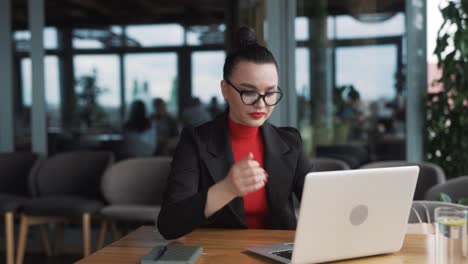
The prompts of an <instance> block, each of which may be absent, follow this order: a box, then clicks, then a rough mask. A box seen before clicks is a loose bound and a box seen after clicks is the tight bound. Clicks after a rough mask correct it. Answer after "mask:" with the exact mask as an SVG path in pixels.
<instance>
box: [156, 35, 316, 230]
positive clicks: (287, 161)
mask: <svg viewBox="0 0 468 264" xmlns="http://www.w3.org/2000/svg"><path fill="white" fill-rule="evenodd" d="M223 78H224V80H222V81H221V90H222V94H223V96H224V98H225V100H226V102H227V104H228V109H227V110H226V112H225V113H224V114H222V115H220V116H218V117H217V118H216V119H215V120H213V121H211V122H208V123H206V124H204V125H201V126H199V127H196V128H192V127H188V128H185V129H184V130H183V131H182V135H181V139H180V142H179V145H178V147H177V150H176V153H175V154H174V159H173V163H172V170H171V175H170V176H169V180H168V185H167V188H166V193H165V198H164V202H163V205H162V208H161V212H160V215H159V218H158V228H159V231H160V232H161V234H162V235H163V236H164V237H165V238H166V239H174V238H177V237H180V236H183V235H185V234H187V233H189V232H191V231H192V230H193V229H195V228H198V227H219V228H271V229H294V228H295V227H296V216H295V212H294V207H293V195H296V196H297V197H298V198H299V199H300V197H301V194H302V187H303V184H304V177H305V175H306V174H307V173H308V172H309V171H310V170H311V169H312V165H311V164H310V161H309V159H308V157H307V155H306V154H305V153H304V152H303V150H302V141H301V137H300V134H299V133H298V131H297V130H296V129H294V128H278V127H275V126H273V125H271V124H269V123H268V122H266V120H267V119H268V117H270V115H271V113H272V111H273V109H274V106H275V105H276V104H277V103H278V102H279V101H280V99H281V97H282V93H281V90H280V88H279V86H278V65H277V63H276V60H275V59H274V57H273V55H272V54H271V52H270V51H269V50H268V49H266V48H265V47H262V46H259V45H258V43H257V41H256V37H255V33H254V32H253V31H252V30H250V29H248V28H245V27H244V28H241V29H240V30H239V31H238V47H237V49H235V50H234V51H233V52H231V54H230V55H229V56H227V57H226V61H225V64H224V69H223Z"/></svg>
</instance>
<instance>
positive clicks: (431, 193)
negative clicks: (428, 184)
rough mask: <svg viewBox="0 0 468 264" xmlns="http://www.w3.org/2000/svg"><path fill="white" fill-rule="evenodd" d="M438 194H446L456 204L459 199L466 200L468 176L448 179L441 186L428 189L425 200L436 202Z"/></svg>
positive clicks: (467, 195) (467, 196)
mask: <svg viewBox="0 0 468 264" xmlns="http://www.w3.org/2000/svg"><path fill="white" fill-rule="evenodd" d="M440 193H446V194H448V195H449V196H450V198H452V201H453V202H457V201H458V200H459V199H460V198H468V176H461V177H457V178H453V179H450V180H448V181H446V182H444V183H442V184H439V185H436V186H434V187H432V188H430V189H429V190H428V191H427V192H426V195H425V196H424V198H425V200H433V201H435V200H438V198H439V194H440Z"/></svg>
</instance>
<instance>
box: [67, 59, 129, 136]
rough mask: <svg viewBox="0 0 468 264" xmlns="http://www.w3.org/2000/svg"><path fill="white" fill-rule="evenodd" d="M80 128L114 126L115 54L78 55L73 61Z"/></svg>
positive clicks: (116, 103)
mask: <svg viewBox="0 0 468 264" xmlns="http://www.w3.org/2000/svg"><path fill="white" fill-rule="evenodd" d="M73 64H74V69H75V96H76V107H77V109H76V113H77V114H76V115H75V117H76V118H77V119H78V120H77V123H78V124H79V127H80V128H86V129H89V128H106V127H110V128H112V127H118V126H119V124H120V116H119V107H120V105H121V102H120V83H119V79H120V74H119V67H118V57H117V56H116V55H78V56H75V57H74V60H73Z"/></svg>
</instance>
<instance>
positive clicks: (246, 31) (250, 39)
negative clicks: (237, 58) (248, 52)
mask: <svg viewBox="0 0 468 264" xmlns="http://www.w3.org/2000/svg"><path fill="white" fill-rule="evenodd" d="M236 36H237V39H236V41H235V45H234V48H235V49H243V48H246V47H249V46H253V45H258V42H257V34H255V31H254V30H253V29H251V28H249V27H246V26H242V27H240V28H239V29H238V30H237V35H236Z"/></svg>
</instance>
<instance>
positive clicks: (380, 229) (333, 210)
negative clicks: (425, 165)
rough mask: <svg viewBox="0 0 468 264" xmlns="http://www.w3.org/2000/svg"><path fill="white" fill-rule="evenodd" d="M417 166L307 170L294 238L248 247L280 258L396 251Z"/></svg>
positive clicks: (323, 259) (307, 260)
mask: <svg viewBox="0 0 468 264" xmlns="http://www.w3.org/2000/svg"><path fill="white" fill-rule="evenodd" d="M418 173H419V167H417V166H407V167H393V168H377V169H360V170H342V171H329V172H311V173H309V174H307V175H306V178H305V184H304V190H303V194H302V202H301V208H300V211H299V219H298V224H297V229H296V235H295V238H294V243H290V242H291V241H289V242H285V243H281V244H270V245H263V246H256V247H252V248H248V249H247V250H248V251H250V252H253V253H256V254H260V255H263V256H266V257H269V258H272V259H275V260H277V261H279V262H282V263H320V262H328V261H335V260H342V259H349V258H358V257H364V256H371V255H379V254H386V253H392V252H397V251H400V249H401V247H402V246H403V240H404V237H405V233H406V225H407V222H408V217H409V213H410V209H411V204H412V201H413V195H414V190H415V187H416V181H417V178H418Z"/></svg>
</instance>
